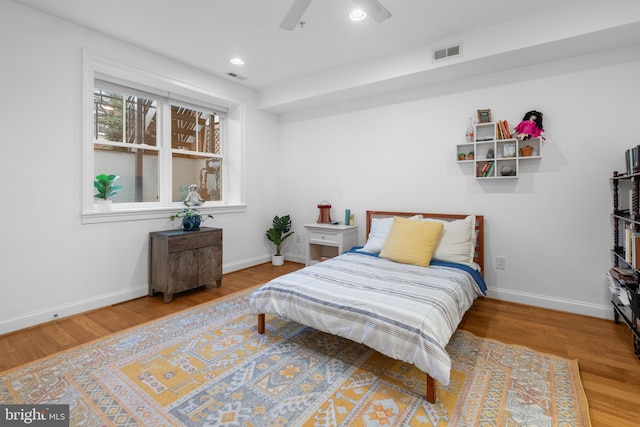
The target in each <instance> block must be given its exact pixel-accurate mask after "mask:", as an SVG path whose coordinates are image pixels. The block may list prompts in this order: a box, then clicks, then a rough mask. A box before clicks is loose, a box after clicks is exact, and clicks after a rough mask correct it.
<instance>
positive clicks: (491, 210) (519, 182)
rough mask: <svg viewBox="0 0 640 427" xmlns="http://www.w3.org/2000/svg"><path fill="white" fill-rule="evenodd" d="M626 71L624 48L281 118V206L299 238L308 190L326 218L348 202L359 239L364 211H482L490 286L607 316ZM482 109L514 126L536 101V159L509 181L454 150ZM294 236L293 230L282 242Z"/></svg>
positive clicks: (307, 215)
mask: <svg viewBox="0 0 640 427" xmlns="http://www.w3.org/2000/svg"><path fill="white" fill-rule="evenodd" d="M638 76H640V50H639V49H637V48H634V49H627V50H624V51H616V52H606V53H601V54H597V55H591V56H589V57H583V58H572V59H567V60H566V61H562V62H559V63H554V64H543V65H541V66H539V67H536V68H535V69H531V68H530V69H524V70H523V69H515V70H513V71H510V72H505V73H502V74H500V75H491V76H482V77H478V78H475V79H473V80H468V81H461V82H457V83H456V84H455V85H451V86H449V87H440V88H435V89H434V88H429V89H426V88H425V89H424V92H425V95H424V97H423V99H420V100H415V99H417V98H418V96H419V92H420V90H417V91H412V93H407V94H404V95H405V96H406V98H409V99H414V100H413V101H409V102H404V103H403V102H400V103H395V104H389V105H378V104H380V102H378V101H377V100H374V99H372V100H370V104H371V105H373V107H371V108H366V107H364V106H362V105H361V106H360V107H359V108H352V109H351V110H352V111H349V109H348V108H344V109H343V111H340V112H337V113H336V112H331V111H330V110H323V111H320V110H319V111H317V112H316V117H314V118H311V116H312V114H309V113H305V114H304V116H302V115H300V114H298V115H293V114H292V115H289V116H284V117H283V118H282V124H281V137H280V146H279V152H280V153H281V156H280V162H281V164H282V165H283V170H282V172H281V174H280V176H279V180H280V185H279V188H280V191H282V193H283V194H286V198H287V201H286V202H285V203H284V206H283V210H284V211H286V212H287V213H290V214H291V216H292V219H293V222H294V226H295V231H296V233H299V234H300V235H301V236H303V237H305V236H304V233H305V230H304V228H303V227H302V224H304V223H308V222H315V220H316V218H317V215H318V209H317V207H316V205H317V203H318V202H320V201H322V200H327V201H329V202H330V203H331V204H332V206H333V208H332V218H333V219H334V220H342V218H343V217H344V214H343V212H344V209H345V208H348V209H351V212H352V213H355V214H356V223H358V224H360V225H361V226H362V228H361V229H360V230H359V235H358V239H359V242H360V243H361V244H363V243H364V241H365V235H364V233H365V231H364V216H365V211H366V210H367V209H372V210H401V211H421V212H440V213H442V212H445V213H446V212H448V213H477V214H483V215H485V227H486V241H485V243H486V258H485V260H486V261H485V262H486V265H485V277H486V280H487V284H488V286H489V289H490V296H494V297H498V298H502V299H507V300H513V301H517V302H524V303H529V304H533V305H539V306H544V307H549V308H556V309H560V310H566V311H572V312H576V313H583V314H589V315H594V316H600V317H609V316H610V315H611V314H610V313H611V310H610V304H609V302H608V301H609V298H610V294H609V291H608V289H607V287H606V285H605V280H604V275H605V273H606V271H607V270H608V268H609V266H610V248H611V246H612V241H613V234H612V230H611V227H610V224H611V219H610V213H611V211H612V205H611V203H612V196H611V192H610V188H611V187H610V182H609V177H610V176H611V175H612V171H613V170H620V171H622V170H623V168H624V150H626V149H627V148H629V147H631V146H634V145H637V144H638V143H640V140H639V137H638V135H636V134H635V133H634V131H633V124H634V123H635V122H636V121H637V117H638V114H639V112H640V111H639V108H638V106H637V99H638V96H639V95H640V85H639V84H638V80H639V79H638ZM434 93H435V95H434ZM398 96H399V98H402V97H401V96H400V94H399V95H398ZM339 108H340V106H336V108H335V109H334V111H337V110H338V109H339ZM485 108H490V109H491V111H492V113H493V118H494V119H507V120H508V121H509V123H511V124H513V125H515V124H516V123H517V122H519V121H520V120H521V119H522V116H523V115H524V113H525V112H527V111H529V110H532V109H536V110H539V111H542V112H543V113H544V126H545V128H546V136H547V142H546V144H545V145H544V149H543V156H544V157H543V159H541V160H532V161H530V162H531V163H526V164H525V163H523V162H521V169H520V177H519V178H518V179H509V180H485V181H479V180H476V179H474V177H473V170H472V167H471V165H469V164H458V163H456V162H455V156H456V151H455V145H456V144H458V143H462V142H464V134H465V129H466V123H467V118H468V117H470V116H472V115H475V112H476V110H477V109H485ZM303 248H304V239H302V242H301V243H300V244H299V245H297V244H295V241H294V244H289V246H287V248H286V249H287V250H288V251H289V255H290V256H293V255H296V256H299V255H300V254H301V251H302V250H303ZM496 256H505V257H506V269H505V270H497V269H496V268H495V258H496Z"/></svg>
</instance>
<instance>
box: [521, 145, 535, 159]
mask: <svg viewBox="0 0 640 427" xmlns="http://www.w3.org/2000/svg"><path fill="white" fill-rule="evenodd" d="M520 154H521V155H522V157H529V156H531V155H532V154H533V147H532V146H530V145H525V146H524V147H521V148H520Z"/></svg>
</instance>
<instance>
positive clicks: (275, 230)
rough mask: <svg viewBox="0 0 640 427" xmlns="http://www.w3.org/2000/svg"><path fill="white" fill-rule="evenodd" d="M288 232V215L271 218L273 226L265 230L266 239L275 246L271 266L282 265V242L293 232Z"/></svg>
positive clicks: (289, 221)
mask: <svg viewBox="0 0 640 427" xmlns="http://www.w3.org/2000/svg"><path fill="white" fill-rule="evenodd" d="M290 230H291V217H290V216H289V215H285V216H282V217H279V216H278V215H276V216H274V217H273V226H272V227H271V228H270V229H268V230H267V239H269V241H270V242H272V243H273V244H274V245H275V246H276V253H275V255H271V264H273V265H276V266H278V265H283V264H284V255H282V253H281V250H282V242H284V241H285V240H286V239H287V238H288V237H289V236H291V235H292V234H293V231H290Z"/></svg>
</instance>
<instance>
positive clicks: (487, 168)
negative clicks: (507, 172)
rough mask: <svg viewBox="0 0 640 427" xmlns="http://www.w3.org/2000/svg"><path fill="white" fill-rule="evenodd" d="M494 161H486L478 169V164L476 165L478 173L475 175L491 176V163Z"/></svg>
mask: <svg viewBox="0 0 640 427" xmlns="http://www.w3.org/2000/svg"><path fill="white" fill-rule="evenodd" d="M494 163H495V162H487V163H485V164H484V165H482V168H481V169H480V165H478V168H479V170H478V173H477V176H478V177H487V176H491V172H492V171H493V164H494Z"/></svg>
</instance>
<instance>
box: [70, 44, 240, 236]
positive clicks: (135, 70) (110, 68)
mask: <svg viewBox="0 0 640 427" xmlns="http://www.w3.org/2000/svg"><path fill="white" fill-rule="evenodd" d="M96 79H99V80H104V81H108V82H112V83H114V84H117V85H120V86H124V87H133V88H134V89H137V90H140V91H144V92H148V93H150V94H155V95H158V96H163V97H165V98H170V99H171V100H174V101H176V102H178V103H184V104H186V105H193V106H198V105H200V106H202V107H209V108H212V109H214V110H217V111H224V110H226V113H225V114H224V120H225V126H224V127H223V133H222V135H221V138H223V141H222V149H223V155H224V164H223V174H224V177H223V185H224V191H223V193H224V196H223V201H221V202H206V203H205V204H203V205H202V206H200V207H199V210H200V212H201V213H202V214H205V215H206V214H210V213H211V214H220V213H232V212H244V211H245V210H246V204H245V202H244V200H245V186H244V167H245V162H244V146H245V144H244V128H245V126H244V121H245V108H246V107H245V104H244V102H241V101H239V100H235V99H231V98H229V97H225V96H222V95H220V94H218V93H215V92H213V91H212V90H211V89H207V88H203V87H201V86H197V85H195V84H192V83H189V82H185V81H184V80H182V79H179V78H177V77H168V76H163V75H160V74H158V73H157V72H154V71H151V70H148V69H145V68H144V67H142V66H140V65H138V64H133V63H128V62H126V61H123V60H121V59H115V58H112V57H107V56H105V55H103V54H99V53H96V52H93V51H90V50H88V49H84V50H83V121H82V122H83V131H82V142H83V143H82V152H83V162H82V212H81V218H82V223H83V224H91V223H101V222H117V221H131V220H144V219H156V218H168V217H169V216H170V215H171V214H173V213H175V212H177V211H179V210H180V209H181V208H182V204H181V203H178V202H171V195H170V191H171V176H170V171H171V149H170V146H171V143H170V141H169V142H167V141H163V139H162V138H163V135H169V134H170V123H165V122H166V121H165V122H163V121H162V116H163V114H160V112H159V114H158V120H159V121H158V127H159V128H160V127H162V128H163V131H162V132H160V133H159V135H158V139H157V141H156V142H157V144H158V147H159V148H160V150H159V156H158V162H159V163H161V164H159V169H160V170H161V172H160V174H159V176H158V180H159V186H160V188H159V194H160V201H159V202H153V203H151V202H140V203H116V204H114V205H113V209H112V210H111V211H109V212H103V211H98V210H96V208H95V205H94V197H93V195H94V191H93V181H94V178H95V175H96V172H95V171H94V147H93V144H94V134H93V129H94V123H93V121H94V112H93V110H94V105H93V104H94V100H93V96H94V90H95V80H96ZM162 108H170V106H169V105H168V104H167V103H163V107H162ZM168 128H169V129H168ZM167 129H168V130H169V132H167ZM164 144H169V147H168V149H164V148H162V147H163V146H164Z"/></svg>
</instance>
